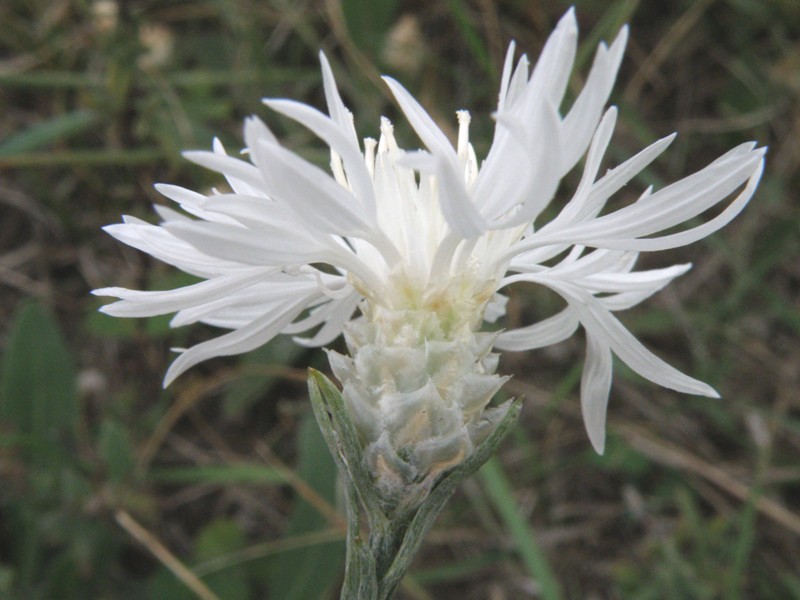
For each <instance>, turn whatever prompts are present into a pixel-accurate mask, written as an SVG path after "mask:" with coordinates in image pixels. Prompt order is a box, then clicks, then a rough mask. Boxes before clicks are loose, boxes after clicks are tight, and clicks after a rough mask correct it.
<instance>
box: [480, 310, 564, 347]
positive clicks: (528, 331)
mask: <svg viewBox="0 0 800 600" xmlns="http://www.w3.org/2000/svg"><path fill="white" fill-rule="evenodd" d="M576 329H578V315H577V313H576V312H575V311H574V310H573V309H572V308H565V309H564V310H562V311H561V312H560V313H557V314H555V315H553V316H552V317H548V318H547V319H544V320H543V321H539V322H538V323H535V324H533V325H528V326H527V327H521V328H519V329H512V330H511V331H504V332H503V333H501V334H500V335H499V336H498V338H497V341H496V342H495V344H494V345H495V348H499V349H500V350H510V351H512V352H520V351H522V350H533V349H534V348H544V347H545V346H551V345H552V344H557V343H558V342H561V341H564V340H565V339H567V338H568V337H570V336H571V335H572V334H573V333H575V330H576Z"/></svg>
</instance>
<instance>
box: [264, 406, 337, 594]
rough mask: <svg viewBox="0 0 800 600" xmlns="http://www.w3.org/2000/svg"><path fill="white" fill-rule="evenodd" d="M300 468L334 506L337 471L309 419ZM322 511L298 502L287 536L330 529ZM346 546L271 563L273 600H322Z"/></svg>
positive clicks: (328, 547)
mask: <svg viewBox="0 0 800 600" xmlns="http://www.w3.org/2000/svg"><path fill="white" fill-rule="evenodd" d="M297 443H298V448H299V451H300V457H299V461H300V464H299V465H298V468H297V475H298V476H299V477H300V478H301V479H303V481H305V482H306V483H307V484H308V485H309V486H310V487H311V488H313V489H314V490H315V491H316V492H317V493H318V494H319V495H320V496H322V497H323V498H324V499H326V500H327V501H328V502H330V503H331V504H334V503H335V500H334V499H335V497H336V467H335V466H334V463H333V460H332V459H331V457H330V455H329V454H328V448H327V446H326V445H325V442H324V440H323V439H322V436H321V435H320V433H319V429H318V428H317V424H316V422H315V421H314V419H313V417H311V415H309V416H308V418H306V419H305V420H304V421H303V423H302V425H301V428H300V431H299V436H298V441H297ZM328 525H329V524H328V523H327V521H326V519H325V517H323V516H322V515H321V514H320V513H319V511H317V509H316V508H314V507H313V506H312V505H311V504H309V503H308V502H307V501H306V500H304V499H298V501H297V504H296V506H295V507H294V510H293V511H292V515H291V520H290V522H289V527H288V530H287V531H286V534H285V535H287V536H293V535H299V534H302V533H308V532H312V531H319V530H321V529H324V528H326V527H328ZM344 551H345V549H344V544H343V543H342V542H340V541H337V542H332V543H328V544H320V545H317V546H309V547H306V548H300V549H297V550H292V551H289V552H285V553H283V554H281V555H280V556H278V557H276V558H275V559H273V560H272V562H271V565H270V568H269V571H268V577H269V580H268V583H269V590H270V598H281V600H320V599H321V598H325V597H326V592H327V591H328V590H330V589H331V587H332V586H333V585H334V584H335V583H336V582H337V581H338V579H339V578H340V576H341V573H342V570H343V562H344V561H343V559H344Z"/></svg>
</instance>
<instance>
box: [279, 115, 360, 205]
mask: <svg viewBox="0 0 800 600" xmlns="http://www.w3.org/2000/svg"><path fill="white" fill-rule="evenodd" d="M264 104H266V105H267V106H269V107H270V108H271V109H273V110H275V111H277V112H280V113H282V114H284V115H286V116H287V117H290V118H292V119H294V120H295V121H297V122H298V123H301V124H303V125H304V126H306V127H308V129H310V130H311V131H313V132H314V133H315V134H317V135H318V136H319V137H320V138H321V139H323V140H324V141H325V143H327V144H328V146H330V147H331V149H332V150H334V151H335V152H336V153H337V154H338V155H339V156H340V157H341V158H342V160H343V161H344V165H345V170H346V172H347V180H348V182H349V183H350V186H351V187H352V189H353V192H354V194H355V195H356V197H357V198H359V199H360V200H361V202H362V204H363V207H364V208H365V209H366V210H369V211H370V213H371V215H374V214H375V196H374V194H373V189H372V179H371V177H370V175H369V172H368V171H367V166H366V164H365V163H364V156H363V155H362V154H361V152H360V150H359V148H358V146H357V145H356V144H355V143H354V142H353V141H352V140H351V139H349V137H348V133H347V131H346V130H343V128H342V127H341V126H340V125H339V124H337V123H336V122H334V121H332V120H331V119H329V118H328V117H326V116H325V115H323V114H322V113H321V112H319V111H318V110H316V109H314V108H311V107H310V106H306V105H305V104H301V103H299V102H294V101H291V100H264Z"/></svg>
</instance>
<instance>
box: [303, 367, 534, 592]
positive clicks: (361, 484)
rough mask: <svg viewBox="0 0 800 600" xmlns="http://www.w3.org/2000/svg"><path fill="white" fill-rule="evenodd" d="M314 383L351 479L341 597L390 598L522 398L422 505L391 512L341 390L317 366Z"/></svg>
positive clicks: (320, 417) (326, 431) (327, 434)
mask: <svg viewBox="0 0 800 600" xmlns="http://www.w3.org/2000/svg"><path fill="white" fill-rule="evenodd" d="M308 387H309V394H310V396H311V405H312V407H313V409H314V416H315V417H316V418H317V422H318V423H319V426H320V429H321V430H322V435H323V438H324V439H325V442H326V443H327V445H328V448H329V449H330V451H331V453H332V454H333V456H334V460H335V461H336V465H337V467H338V469H339V472H340V474H341V476H342V478H343V480H344V482H345V501H346V509H347V564H346V566H345V576H344V583H343V585H342V592H341V596H340V598H341V600H389V599H390V598H391V597H392V595H393V594H394V592H395V590H396V589H397V587H398V586H399V585H400V581H401V580H402V578H403V576H404V575H405V573H406V571H407V570H408V568H409V567H410V566H411V562H412V561H413V559H414V555H415V554H416V553H417V550H419V547H420V546H421V545H422V542H423V540H424V538H425V535H426V534H427V533H428V531H429V530H430V528H431V527H433V524H434V523H435V521H436V517H437V516H438V515H439V513H440V512H441V511H442V509H443V508H444V505H445V504H446V503H447V501H448V500H449V499H450V497H451V496H452V495H453V493H454V492H455V490H456V488H457V487H458V485H459V484H460V483H461V482H462V481H463V480H464V479H465V478H467V477H469V476H470V475H472V474H473V473H474V472H475V471H477V470H478V469H479V468H480V467H481V465H483V464H484V463H485V462H486V461H487V460H488V459H489V458H490V457H491V456H492V454H493V453H494V451H495V450H496V449H497V447H498V446H499V445H500V442H502V440H503V439H504V438H505V436H506V435H507V434H508V432H509V431H510V429H511V426H512V425H513V424H514V423H515V422H516V419H517V417H518V416H519V412H520V409H521V407H522V401H521V399H518V400H513V401H509V402H507V403H506V405H505V407H506V410H505V415H504V416H503V419H502V420H501V421H500V422H499V423H497V425H496V426H495V428H494V431H492V433H491V434H490V435H489V436H488V437H487V438H486V440H484V442H483V443H482V444H480V445H479V446H478V447H477V448H476V449H475V450H474V451H473V453H472V454H471V455H470V456H469V457H468V458H467V459H466V460H465V461H464V462H463V463H461V464H460V465H459V466H458V467H456V468H454V469H453V470H452V471H450V472H448V473H447V474H446V475H445V476H444V477H442V479H441V480H440V481H438V482H437V483H436V484H435V485H434V486H433V488H432V489H431V492H430V494H428V496H427V497H426V498H425V499H424V500H422V501H421V503H420V504H418V505H416V506H414V507H412V508H410V509H403V510H390V509H386V508H385V505H384V504H382V503H381V498H380V497H379V496H378V492H377V490H376V488H375V485H374V482H373V481H372V478H371V476H370V474H369V470H368V469H367V465H366V461H365V460H364V454H363V448H362V447H361V442H360V440H359V438H358V435H357V433H356V430H355V427H354V425H353V422H352V420H351V419H350V415H349V414H348V412H347V409H346V407H345V404H344V400H343V398H342V395H341V393H340V392H339V390H338V388H337V387H336V386H335V385H334V384H333V383H331V382H330V381H329V380H328V379H327V378H325V377H324V376H323V375H322V374H321V373H319V372H317V371H313V370H312V371H310V372H309V379H308ZM385 511H386V512H385ZM362 515H363V516H365V517H366V521H367V525H368V527H369V539H368V542H365V541H364V538H363V536H362V533H361V523H362V518H361V517H362Z"/></svg>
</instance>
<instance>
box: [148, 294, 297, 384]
mask: <svg viewBox="0 0 800 600" xmlns="http://www.w3.org/2000/svg"><path fill="white" fill-rule="evenodd" d="M304 300H305V299H303V301H304ZM303 301H299V302H296V303H294V304H289V305H288V306H286V307H284V309H283V310H282V311H275V312H271V313H269V314H266V315H264V316H262V317H260V318H258V319H256V320H255V321H253V322H252V323H250V324H249V325H246V326H244V327H242V328H240V329H237V330H235V331H232V332H231V333H227V334H225V335H222V336H220V337H218V338H214V339H213V340H209V341H207V342H203V343H202V344H198V345H197V346H193V347H191V348H189V349H188V350H186V351H184V352H183V353H182V354H181V355H180V356H179V357H178V358H177V359H175V361H174V362H173V363H172V364H171V365H170V367H169V369H168V370H167V373H166V375H165V376H164V387H167V386H168V385H169V384H170V383H172V382H173V381H175V378H177V377H178V376H179V375H181V374H182V373H184V372H185V371H187V370H189V369H191V368H192V367H193V366H195V365H196V364H198V363H201V362H203V361H205V360H208V359H209V358H214V357H216V356H231V355H233V354H241V353H243V352H249V351H250V350H253V349H255V348H258V347H259V346H262V345H264V344H266V343H267V342H268V341H269V340H271V339H272V338H273V337H275V336H276V335H277V334H278V333H280V331H281V329H283V328H284V327H285V326H286V325H287V324H288V323H289V322H290V321H291V320H292V319H294V318H295V317H296V316H297V315H298V314H299V313H300V311H302V310H303Z"/></svg>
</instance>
